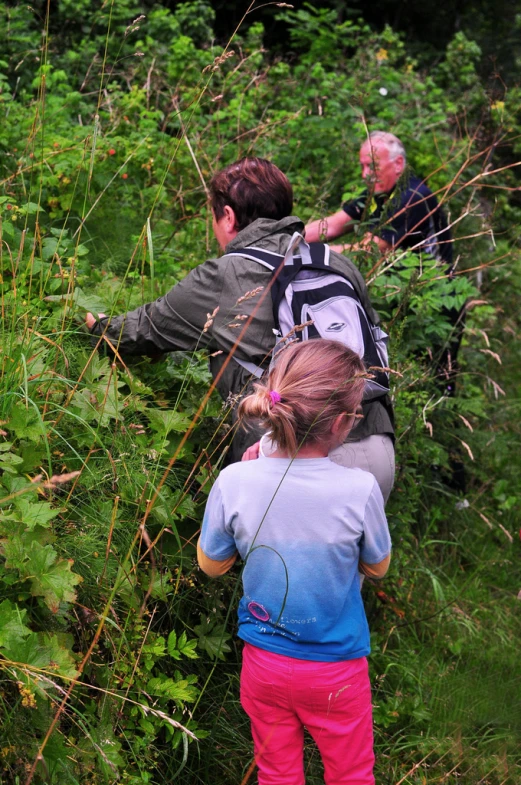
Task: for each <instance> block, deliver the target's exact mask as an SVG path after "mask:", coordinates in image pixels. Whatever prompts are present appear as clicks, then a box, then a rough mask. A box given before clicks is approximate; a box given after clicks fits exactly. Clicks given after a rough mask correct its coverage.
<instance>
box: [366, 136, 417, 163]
mask: <svg viewBox="0 0 521 785" xmlns="http://www.w3.org/2000/svg"><path fill="white" fill-rule="evenodd" d="M367 141H368V142H369V144H371V143H374V142H381V143H382V144H383V145H384V146H385V147H386V148H387V150H388V151H389V158H390V159H391V161H394V160H395V159H396V158H398V157H399V156H400V155H401V156H402V157H403V160H404V162H405V161H406V160H407V156H406V154H405V147H404V146H403V144H402V143H401V141H400V140H399V139H398V137H397V136H395V135H394V134H391V133H389V132H388V131H371V133H370V134H369V136H368V138H367Z"/></svg>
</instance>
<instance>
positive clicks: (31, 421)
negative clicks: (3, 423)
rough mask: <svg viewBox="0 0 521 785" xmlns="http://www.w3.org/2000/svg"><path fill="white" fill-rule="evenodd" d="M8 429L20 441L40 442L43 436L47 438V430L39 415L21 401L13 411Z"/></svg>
mask: <svg viewBox="0 0 521 785" xmlns="http://www.w3.org/2000/svg"><path fill="white" fill-rule="evenodd" d="M7 427H8V428H9V430H11V431H14V433H15V434H16V436H17V437H18V439H29V440H30V441H32V442H38V441H39V440H40V439H41V438H42V436H46V430H45V426H44V424H43V422H42V421H41V419H40V416H39V413H38V412H36V411H35V410H34V408H33V407H32V406H30V407H29V408H26V407H25V405H24V404H23V403H22V402H21V401H19V402H18V403H16V404H15V405H14V406H13V408H12V409H11V414H10V417H9V422H8V425H7Z"/></svg>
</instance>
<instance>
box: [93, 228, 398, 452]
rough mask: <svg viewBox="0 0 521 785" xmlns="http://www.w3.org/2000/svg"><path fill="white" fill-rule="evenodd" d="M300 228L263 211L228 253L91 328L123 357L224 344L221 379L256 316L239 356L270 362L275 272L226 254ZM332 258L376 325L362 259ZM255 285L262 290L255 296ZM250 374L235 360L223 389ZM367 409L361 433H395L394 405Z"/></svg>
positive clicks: (281, 247) (276, 244)
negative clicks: (358, 262) (359, 266)
mask: <svg viewBox="0 0 521 785" xmlns="http://www.w3.org/2000/svg"><path fill="white" fill-rule="evenodd" d="M294 232H300V233H302V234H303V232H304V225H303V223H302V222H301V221H300V220H299V219H298V218H295V217H291V216H289V217H287V218H283V219H282V220H280V221H274V220H272V219H269V218H258V219H257V220H256V221H254V222H253V223H252V224H250V225H249V226H247V227H246V229H243V230H242V231H241V232H239V233H238V234H237V236H236V237H235V238H234V239H233V240H232V242H231V243H229V244H228V245H227V247H226V249H225V254H224V256H221V257H219V258H218V259H209V260H208V261H206V262H203V264H200V265H198V266H197V267H195V268H194V269H193V270H191V271H190V272H189V273H188V275H187V276H186V277H185V278H184V279H183V280H182V281H180V282H179V283H178V284H176V285H175V286H174V287H173V288H172V289H170V291H169V292H167V294H165V295H164V296H163V297H159V298H158V299H157V300H155V302H152V303H147V304H146V305H142V306H141V307H139V308H136V309H135V310H134V311H130V312H128V313H126V314H123V315H122V316H116V317H112V318H110V319H109V318H104V319H100V321H99V322H98V323H97V324H96V325H95V326H94V327H93V329H92V333H93V334H94V335H101V334H102V333H103V334H104V335H105V336H106V337H107V338H108V339H109V340H110V341H111V342H112V343H113V344H114V345H115V346H116V347H117V348H118V351H119V352H120V354H121V355H123V356H125V355H146V354H152V355H154V354H157V353H158V352H170V351H179V350H181V351H193V350H194V349H202V348H207V349H208V350H209V351H210V353H213V352H219V351H220V352H222V354H218V355H217V356H214V357H211V358H210V368H211V371H212V374H213V376H214V378H215V377H216V376H217V374H218V373H219V371H220V369H221V367H222V365H223V363H224V362H225V360H226V357H227V356H228V354H229V353H230V351H232V349H233V347H234V345H235V343H236V341H237V338H238V337H239V335H240V334H241V332H242V330H243V328H244V325H245V322H246V321H248V319H249V318H250V317H252V319H251V322H250V323H249V324H248V327H247V329H246V331H245V333H244V335H243V336H242V337H241V339H240V341H239V343H238V345H237V346H236V348H235V352H234V356H237V357H238V358H239V359H241V360H244V361H248V362H252V363H255V364H256V365H262V366H265V367H267V366H268V364H269V360H270V354H271V350H272V349H273V346H274V344H275V335H274V332H273V331H274V329H275V323H274V319H273V310H272V302H271V294H270V291H269V285H270V280H271V276H272V273H271V271H270V270H268V269H267V268H266V267H263V266H262V265H261V264H258V263H256V262H254V261H252V260H251V259H245V258H242V257H240V256H229V257H227V256H226V254H227V253H231V252H234V251H236V250H238V249H240V248H246V247H248V246H256V247H258V248H263V249H265V250H267V251H271V252H273V253H280V254H284V253H285V252H286V249H287V246H288V243H289V240H290V238H291V236H292V235H293V233H294ZM329 264H330V268H331V270H332V271H334V272H337V273H341V274H342V275H344V276H345V277H346V278H348V280H349V281H350V282H351V284H352V285H353V286H354V288H355V290H356V292H357V294H358V296H359V298H360V301H361V302H362V305H363V306H364V308H365V310H366V312H367V314H368V315H369V317H370V319H372V321H373V322H374V323H376V324H377V323H378V321H379V319H378V316H377V314H376V313H375V312H374V310H373V308H372V306H371V303H370V301H369V296H368V294H367V289H366V286H365V282H364V279H363V278H362V276H361V274H360V272H359V271H358V269H357V268H356V267H355V265H354V264H353V263H352V262H351V261H350V260H349V259H347V258H346V257H345V256H342V255H341V254H338V253H335V252H334V251H331V254H330V259H329ZM252 292H255V293H254V294H253V295H251V293H252ZM212 314H214V315H213V317H212ZM245 317H247V318H245ZM205 325H206V327H205ZM249 381H250V373H249V372H248V371H246V370H245V369H244V368H242V367H241V366H240V365H239V364H238V363H236V362H234V361H232V362H230V363H229V364H228V366H227V367H226V368H225V370H224V372H223V374H222V376H221V377H220V379H219V381H218V383H217V389H218V390H219V392H220V394H221V396H222V397H223V398H224V399H226V398H227V397H228V396H229V395H230V393H231V394H232V395H237V394H238V393H240V392H241V391H242V390H244V389H245V387H247V385H248V382H249ZM364 415H365V416H364V419H363V420H362V421H361V422H360V424H359V425H358V426H357V428H356V438H357V439H362V438H365V437H366V436H370V435H371V434H376V433H389V434H391V435H392V433H393V426H392V422H391V416H392V415H391V413H390V406H389V405H388V404H386V403H383V402H381V401H374V402H370V403H369V404H364Z"/></svg>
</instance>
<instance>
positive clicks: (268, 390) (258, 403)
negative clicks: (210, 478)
mask: <svg viewBox="0 0 521 785" xmlns="http://www.w3.org/2000/svg"><path fill="white" fill-rule="evenodd" d="M365 377H366V371H365V367H364V365H363V362H362V361H361V359H360V357H359V356H358V355H357V354H355V352H353V351H352V350H351V349H348V348H347V347H346V346H344V344H342V343H339V342H338V341H328V340H323V339H318V338H317V339H313V340H310V341H305V342H302V343H298V344H293V345H291V346H290V347H288V348H287V349H285V350H284V351H283V352H281V354H280V356H279V357H278V358H277V364H276V365H275V367H274V368H273V370H272V371H271V372H270V374H269V378H268V382H267V383H263V382H257V383H256V384H255V385H254V392H253V393H252V394H251V395H248V396H247V397H246V398H245V399H244V400H243V401H241V403H240V404H239V419H240V420H245V419H258V420H260V421H261V423H262V425H263V427H265V428H266V429H267V430H269V431H270V432H271V436H272V438H273V440H274V441H275V442H276V443H277V445H278V446H279V447H280V448H281V449H282V450H284V451H285V452H288V453H289V454H290V455H295V454H296V452H297V451H298V449H299V448H300V447H301V446H302V444H303V443H306V444H316V443H319V442H322V441H326V440H327V438H328V437H329V436H330V434H331V428H332V425H333V421H334V420H335V418H336V417H337V416H338V415H339V414H348V415H353V414H354V413H355V412H356V410H357V408H358V407H359V405H360V403H361V401H362V395H363V392H364V384H365Z"/></svg>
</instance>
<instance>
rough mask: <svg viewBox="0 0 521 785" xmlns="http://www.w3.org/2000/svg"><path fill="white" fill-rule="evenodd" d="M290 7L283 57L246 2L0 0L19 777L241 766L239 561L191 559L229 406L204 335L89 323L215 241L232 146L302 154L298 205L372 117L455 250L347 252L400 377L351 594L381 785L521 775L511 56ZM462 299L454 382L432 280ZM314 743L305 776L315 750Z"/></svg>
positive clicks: (106, 778) (4, 457)
mask: <svg viewBox="0 0 521 785" xmlns="http://www.w3.org/2000/svg"><path fill="white" fill-rule="evenodd" d="M38 8H40V10H38ZM35 9H36V10H35ZM142 14H145V15H142ZM277 14H278V21H279V23H280V24H281V25H284V26H285V29H286V30H287V35H288V46H287V52H286V53H284V52H279V54H277V55H276V56H275V55H273V54H270V52H268V51H265V50H264V49H263V28H262V25H261V24H260V23H259V22H258V21H257V17H256V15H255V12H254V11H250V13H248V14H247V16H246V18H245V20H244V22H243V24H242V26H241V27H240V29H239V32H238V34H237V35H236V36H235V37H234V38H233V40H232V41H231V42H230V43H229V44H226V42H224V44H223V45H218V44H217V43H216V42H215V39H214V34H213V24H214V12H213V11H212V7H211V6H210V5H209V4H207V3H206V2H205V0H194V1H193V2H189V3H182V4H178V5H177V6H175V8H174V9H173V10H172V9H169V8H168V7H167V6H164V5H161V4H155V5H151V4H146V6H145V5H143V7H141V5H140V4H139V3H138V2H133V0H113V1H112V2H105V3H102V2H94V3H93V2H87V0H75V1H74V2H71V0H58V1H57V2H55V3H52V4H50V13H47V6H46V5H44V4H40V7H39V6H38V5H37V6H33V7H30V6H28V5H26V4H23V3H5V2H0V18H1V20H2V30H3V32H4V35H3V36H2V39H1V40H0V113H1V116H2V123H1V125H0V179H1V185H2V191H1V194H0V240H1V244H0V273H1V278H0V290H1V308H2V327H1V330H2V331H1V346H2V384H1V393H0V405H1V412H0V419H1V429H0V438H1V441H0V484H1V486H2V489H1V502H0V530H1V531H0V537H1V542H0V546H1V559H0V587H1V598H0V673H1V686H0V711H1V716H2V722H1V727H2V730H1V734H2V740H1V743H0V782H1V783H6V785H7V783H30V782H34V783H54V784H58V783H59V784H60V785H61V784H62V783H76V784H77V785H94V783H96V784H98V783H114V782H122V783H128V784H129V785H130V784H132V785H137V784H138V783H160V782H179V783H187V785H188V784H189V785H192V783H214V782H215V783H219V784H221V783H223V784H224V783H239V782H241V781H242V782H244V783H246V782H254V781H255V775H254V773H252V771H251V760H252V758H251V745H250V740H249V728H248V723H247V720H246V718H245V716H244V715H243V713H242V712H241V709H240V706H239V702H238V664H239V661H240V647H239V646H238V644H237V642H236V640H235V639H234V635H233V633H234V621H235V603H236V599H237V591H238V580H237V579H238V574H239V573H238V570H236V571H234V572H233V573H232V574H230V575H228V576H226V577H225V578H224V579H222V580H219V581H216V582H213V583H212V582H210V581H207V580H206V579H205V578H204V576H202V575H201V573H200V572H199V571H198V569H197V568H196V566H195V562H194V553H195V550H194V545H195V542H196V539H197V533H198V529H199V525H200V520H201V514H202V509H203V507H204V501H205V498H206V495H207V493H208V491H209V488H210V486H211V482H212V478H213V477H214V476H215V473H216V471H218V468H219V465H220V463H221V461H222V459H223V457H224V454H225V452H226V448H227V439H228V438H229V437H228V430H229V426H228V425H227V422H226V416H227V412H226V410H225V409H224V408H223V406H222V404H221V401H220V400H219V399H218V398H217V397H216V395H215V394H211V392H209V390H210V381H211V379H210V376H209V373H208V371H207V363H206V358H205V357H204V356H203V355H202V354H194V355H193V356H183V355H181V354H178V355H171V356H168V357H167V358H164V359H162V360H159V361H157V360H156V361H154V362H153V361H151V360H148V359H142V360H139V361H137V360H134V361H132V362H128V361H127V360H126V358H123V359H121V358H119V359H118V360H117V361H116V362H114V363H111V362H109V360H108V359H107V358H105V357H103V354H102V353H100V352H98V348H99V347H98V346H96V345H95V344H93V343H92V342H91V340H90V339H89V337H88V336H87V335H86V333H85V331H84V328H83V327H82V321H83V317H84V314H85V311H86V310H94V311H103V312H105V313H119V312H122V311H123V310H126V309H128V308H129V307H131V306H134V305H136V304H139V303H141V302H145V301H148V300H150V299H152V298H154V297H156V296H159V295H160V294H162V293H163V292H164V291H166V290H167V289H168V288H169V286H171V285H172V284H174V283H175V282H176V281H178V280H179V279H180V278H181V277H182V276H183V275H184V274H185V273H186V272H187V271H188V270H189V269H190V268H191V267H193V266H194V265H196V264H197V263H199V262H201V261H202V260H203V259H204V258H205V257H207V256H208V255H212V254H217V246H216V243H215V241H214V240H213V238H212V236H211V218H210V216H209V211H208V209H207V184H208V181H209V179H210V177H211V175H212V173H213V172H214V171H215V170H216V169H217V168H219V167H220V166H222V165H225V164H227V163H229V162H231V161H233V160H235V159H236V158H238V157H240V156H242V155H245V154H256V155H263V156H266V157H269V158H271V159H272V160H274V161H275V162H276V163H277V164H278V165H279V166H280V167H281V168H282V169H283V170H284V171H285V172H286V173H287V174H288V175H289V177H290V179H291V181H292V183H293V185H294V188H295V194H296V212H297V214H299V215H300V216H301V217H302V218H304V219H308V218H311V217H318V215H320V214H321V213H325V212H327V211H329V210H331V209H337V207H338V205H339V204H340V201H341V199H342V198H343V197H345V196H346V195H353V194H355V193H356V192H357V191H358V189H359V188H360V185H361V184H360V177H359V172H358V164H357V153H358V147H359V145H360V141H361V140H362V139H363V138H364V136H365V133H366V129H367V127H369V128H386V129H388V130H392V131H393V132H394V133H396V134H397V135H399V136H400V137H401V138H403V139H404V140H405V141H406V144H407V150H408V153H409V158H410V163H411V165H412V167H413V168H414V170H415V171H416V172H417V173H419V174H421V175H422V176H423V177H425V176H429V183H430V185H431V187H432V189H433V190H435V191H436V192H437V193H438V197H439V199H440V201H442V202H443V204H444V206H445V210H446V212H447V214H448V215H449V216H450V221H451V223H452V225H453V232H454V234H455V236H456V244H455V249H456V255H457V257H458V266H457V273H458V274H457V276H456V280H455V283H454V284H452V285H450V286H449V284H448V283H447V280H446V279H445V278H444V277H443V275H441V274H440V271H439V270H438V269H436V268H435V267H434V266H433V264H432V263H430V262H429V260H427V259H423V260H422V265H421V266H419V265H418V257H416V256H414V255H406V254H405V255H404V254H397V255H396V256H395V257H390V258H387V259H386V260H385V262H384V264H383V265H382V264H379V262H380V261H381V260H380V259H379V258H378V257H375V258H371V257H370V256H368V254H367V253H364V254H358V255H357V257H356V261H357V263H358V264H359V265H360V267H361V269H362V271H363V272H364V274H366V277H367V279H368V281H369V282H370V287H371V295H372V298H373V301H374V303H375V305H376V307H377V308H378V310H379V311H380V313H381V314H382V316H383V318H384V321H385V323H386V325H387V326H388V328H389V330H390V333H391V338H392V366H393V369H394V370H395V371H396V373H395V374H394V375H393V379H394V398H395V403H396V419H397V460H398V475H397V482H396V487H395V491H394V492H393V495H392V497H391V500H390V503H389V506H388V510H389V521H390V525H391V531H392V536H393V540H394V547H395V551H394V560H393V564H392V569H391V572H390V577H389V578H388V579H387V580H386V582H385V584H383V585H382V586H379V585H376V584H370V583H368V585H366V587H365V590H364V591H365V598H366V604H367V609H368V614H369V616H370V622H371V626H372V630H373V655H372V657H371V669H372V676H373V683H374V706H375V722H376V747H377V756H378V764H377V781H378V782H379V783H393V785H402V783H403V784H404V785H413V784H414V785H424V784H427V783H429V784H430V783H441V782H444V783H445V782H447V783H452V782H456V781H458V782H460V783H464V784H465V785H471V784H474V783H483V785H485V784H486V785H508V784H510V785H513V784H514V783H515V782H519V781H520V777H521V757H520V753H519V749H520V741H521V711H520V705H519V677H518V674H517V668H516V665H517V659H518V658H517V651H518V641H519V633H520V631H521V630H520V627H521V625H520V622H519V609H518V606H519V600H518V599H517V598H516V595H517V592H518V590H519V589H520V588H521V574H520V571H519V536H518V534H517V528H518V525H519V524H518V521H517V519H516V510H517V507H518V504H519V497H520V492H519V481H518V476H519V471H520V468H521V459H520V455H519V436H520V431H521V429H520V425H519V415H520V405H519V400H520V397H519V393H520V388H521V372H520V361H521V352H520V348H519V342H518V340H517V335H518V333H519V330H520V319H519V315H518V300H519V296H520V294H521V265H520V254H519V242H518V233H517V226H518V224H519V223H520V220H521V205H520V203H519V196H518V192H517V190H516V189H517V185H516V183H517V180H516V178H515V173H516V167H517V166H518V153H519V149H520V147H521V145H520V143H519V133H520V128H521V118H520V116H519V98H520V90H519V88H518V87H517V85H516V81H515V80H516V73H517V72H516V67H515V63H514V62H513V61H512V62H511V63H510V65H509V76H508V78H509V80H510V81H509V82H508V83H506V82H504V81H503V80H502V77H501V74H497V78H496V79H495V81H493V82H490V81H487V82H486V83H484V82H483V81H482V79H481V77H480V73H481V69H482V65H483V61H482V52H481V50H480V47H479V46H478V44H477V43H476V42H475V41H474V40H473V39H472V38H470V37H467V35H466V34H465V32H463V31H462V30H460V31H459V32H457V33H456V34H455V35H454V36H453V37H452V39H451V40H450V42H449V43H448V45H447V47H446V49H445V50H444V51H443V52H438V53H437V55H436V58H433V59H432V60H431V62H430V65H429V66H427V64H426V63H425V62H424V61H423V62H421V63H419V62H418V60H416V59H415V54H414V53H415V51H418V42H417V41H414V40H412V41H411V40H408V41H407V43H406V42H405V39H404V38H402V37H401V36H400V35H399V34H398V33H396V32H394V31H393V30H392V29H391V28H390V27H385V28H384V29H383V30H380V31H376V29H375V28H373V27H371V26H370V25H369V24H368V23H367V22H364V21H358V20H357V18H356V17H353V16H348V17H347V18H346V19H344V20H343V21H342V19H340V20H339V17H338V15H337V13H336V12H335V10H331V9H328V8H325V9H324V8H322V9H321V10H316V9H313V8H312V7H311V6H305V7H304V8H303V9H300V10H298V11H294V10H291V9H288V8H279V9H278V10H277ZM465 302H467V308H466V312H467V326H466V331H465V338H464V344H463V350H462V352H461V370H460V374H459V379H458V395H457V396H456V397H454V398H446V397H443V396H442V395H441V393H440V385H439V380H437V379H436V378H435V369H436V367H437V364H436V356H435V354H436V352H437V351H439V347H440V341H441V343H443V341H444V340H448V339H449V338H450V325H449V324H448V323H447V320H446V316H445V315H444V313H445V312H444V311H443V310H442V305H445V306H449V307H451V306H453V307H456V308H461V307H462V306H463V305H464V303H465ZM433 369H434V370H433ZM458 462H463V463H464V464H465V472H466V482H467V488H466V492H465V493H462V492H461V489H460V490H457V489H455V488H454V487H453V485H454V483H453V479H454V478H453V472H454V465H455V464H457V463H458ZM308 762H309V765H308V775H309V782H319V781H320V764H319V761H318V760H317V756H316V753H313V752H312V751H310V754H309V758H308Z"/></svg>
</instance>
